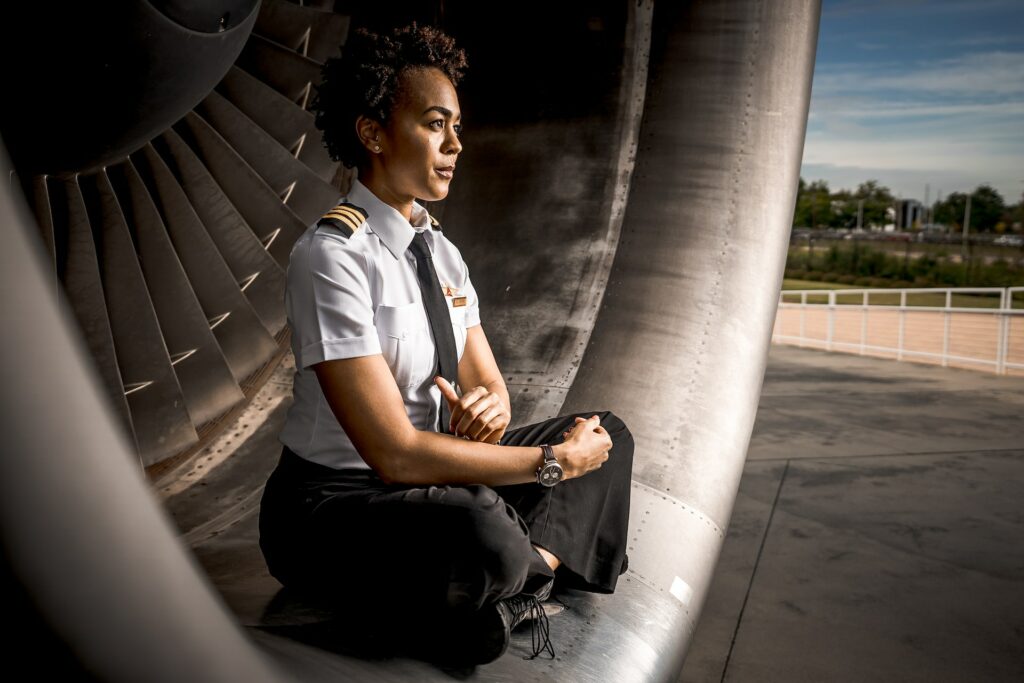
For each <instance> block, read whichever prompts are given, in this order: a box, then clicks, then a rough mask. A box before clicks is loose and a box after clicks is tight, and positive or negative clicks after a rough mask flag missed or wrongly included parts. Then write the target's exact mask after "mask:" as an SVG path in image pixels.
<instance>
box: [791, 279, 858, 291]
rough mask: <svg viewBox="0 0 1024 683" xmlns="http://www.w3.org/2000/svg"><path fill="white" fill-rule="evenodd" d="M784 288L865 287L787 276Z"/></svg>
mask: <svg viewBox="0 0 1024 683" xmlns="http://www.w3.org/2000/svg"><path fill="white" fill-rule="evenodd" d="M782 288H783V289H863V288H862V287H859V286H857V285H841V284H839V283H838V282H819V281H817V280H792V279H790V278H786V279H785V280H783V281H782Z"/></svg>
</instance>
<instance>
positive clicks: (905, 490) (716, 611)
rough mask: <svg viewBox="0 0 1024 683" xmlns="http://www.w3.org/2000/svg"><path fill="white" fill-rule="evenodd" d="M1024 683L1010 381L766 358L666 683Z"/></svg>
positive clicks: (1023, 386)
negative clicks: (739, 470)
mask: <svg viewBox="0 0 1024 683" xmlns="http://www.w3.org/2000/svg"><path fill="white" fill-rule="evenodd" d="M1021 680H1024V380H1022V379H1019V378H1008V377H998V376H995V375H991V374H988V373H982V372H973V371H968V370H954V369H944V368H941V367H934V366H925V365H918V364H914V363H897V362H894V361H885V360H877V359H870V358H862V357H858V356H852V355H847V354H839V353H827V352H823V351H814V350H806V349H799V348H795V347H787V346H774V347H773V348H772V350H771V355H770V358H769V365H768V372H767V375H766V377H765V383H764V390H763V392H762V396H761V403H760V407H759V411H758V417H757V422H756V425H755V427H754V436H753V439H752V441H751V446H750V453H749V459H748V464H747V467H746V469H745V471H744V476H743V480H742V482H741V484H740V493H739V496H738V498H737V501H736V508H735V513H734V515H733V518H732V523H731V526H730V529H729V534H728V537H727V539H726V542H725V546H724V548H723V551H722V557H721V560H720V562H719V565H718V569H717V572H716V576H715V580H714V583H713V585H712V589H711V592H710V594H709V597H708V602H707V604H706V606H705V609H704V614H703V617H702V619H701V622H700V624H699V626H698V629H697V633H696V636H695V639H694V641H693V645H692V647H691V650H690V654H689V656H688V658H687V662H686V666H685V667H684V669H683V674H682V677H681V678H680V681H686V682H688V683H689V682H705V681H737V682H741V683H746V682H753V681H756V682H762V681H786V682H789V683H796V682H800V681H815V682H817V681H844V682H845V681H851V682H852V681H857V682H863V681H929V682H937V681H1021Z"/></svg>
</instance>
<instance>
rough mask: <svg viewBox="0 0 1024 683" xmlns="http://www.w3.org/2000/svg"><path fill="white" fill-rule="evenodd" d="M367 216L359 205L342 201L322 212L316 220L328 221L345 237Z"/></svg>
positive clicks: (362, 222) (356, 228)
mask: <svg viewBox="0 0 1024 683" xmlns="http://www.w3.org/2000/svg"><path fill="white" fill-rule="evenodd" d="M368 217H369V214H367V213H366V210H365V209H363V208H362V207H361V206H356V205H355V204H349V203H348V202H342V203H341V204H338V205H337V206H335V207H334V208H333V209H331V210H330V211H328V212H327V213H326V214H324V215H323V217H322V218H321V219H320V221H318V222H321V221H328V222H330V223H331V225H333V226H335V227H336V228H338V230H341V231H342V232H343V233H345V236H346V237H351V236H352V235H354V234H355V233H356V231H357V230H359V228H361V227H363V225H364V224H365V223H366V219H367V218H368Z"/></svg>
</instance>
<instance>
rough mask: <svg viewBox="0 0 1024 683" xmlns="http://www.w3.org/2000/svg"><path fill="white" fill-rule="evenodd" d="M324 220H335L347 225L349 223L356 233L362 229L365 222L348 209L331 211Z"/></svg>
mask: <svg viewBox="0 0 1024 683" xmlns="http://www.w3.org/2000/svg"><path fill="white" fill-rule="evenodd" d="M324 218H333V219H335V220H339V221H344V222H345V223H348V226H349V227H350V228H352V232H355V231H356V230H358V229H359V228H360V227H362V225H363V222H364V221H362V220H360V218H361V217H360V216H359V214H357V213H355V212H353V211H348V210H346V209H335V210H333V211H329V212H328V213H327V214H325V215H324Z"/></svg>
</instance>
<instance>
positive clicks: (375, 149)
mask: <svg viewBox="0 0 1024 683" xmlns="http://www.w3.org/2000/svg"><path fill="white" fill-rule="evenodd" d="M382 128H383V127H382V126H381V125H380V123H379V122H378V121H375V120H374V119H371V118H369V117H368V116H363V115H362V114H360V115H359V116H358V117H357V118H356V135H358V136H359V141H360V142H362V143H363V147H364V148H365V149H366V151H367V152H369V153H370V154H379V153H380V151H381V147H382V146H381V138H382V136H381V131H382Z"/></svg>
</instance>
